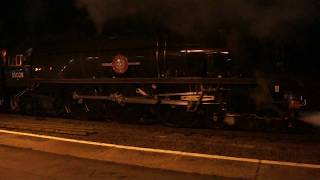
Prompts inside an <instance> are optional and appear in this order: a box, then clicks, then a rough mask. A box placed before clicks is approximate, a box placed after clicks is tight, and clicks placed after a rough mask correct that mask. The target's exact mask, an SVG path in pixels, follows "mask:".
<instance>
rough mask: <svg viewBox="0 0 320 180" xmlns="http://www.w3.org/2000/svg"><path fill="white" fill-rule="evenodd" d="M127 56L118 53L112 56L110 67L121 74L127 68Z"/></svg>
mask: <svg viewBox="0 0 320 180" xmlns="http://www.w3.org/2000/svg"><path fill="white" fill-rule="evenodd" d="M128 65H129V62H128V58H127V57H125V56H123V55H121V54H118V55H116V56H115V57H114V58H113V61H112V68H113V70H114V71H115V72H116V73H118V74H123V73H125V72H126V71H127V70H128Z"/></svg>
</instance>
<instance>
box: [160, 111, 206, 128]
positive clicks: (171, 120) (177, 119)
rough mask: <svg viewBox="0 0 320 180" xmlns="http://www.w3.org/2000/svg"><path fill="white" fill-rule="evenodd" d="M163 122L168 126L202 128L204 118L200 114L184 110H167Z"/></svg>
mask: <svg viewBox="0 0 320 180" xmlns="http://www.w3.org/2000/svg"><path fill="white" fill-rule="evenodd" d="M164 114H165V116H164V117H163V118H161V122H162V123H163V124H164V125H166V126H173V127H183V128H200V127H202V125H203V122H204V117H203V116H202V114H201V113H199V112H187V111H186V110H185V109H182V108H175V109H167V110H166V112H165V113H164Z"/></svg>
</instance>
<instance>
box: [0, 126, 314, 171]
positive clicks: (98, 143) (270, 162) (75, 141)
mask: <svg viewBox="0 0 320 180" xmlns="http://www.w3.org/2000/svg"><path fill="white" fill-rule="evenodd" d="M0 133H5V134H13V135H20V136H29V137H36V138H42V139H49V140H56V141H63V142H71V143H79V144H86V145H94V146H102V147H108V148H117V149H124V150H132V151H140V152H148V153H161V154H168V155H178V156H185V157H195V158H205V159H214V160H229V161H238V162H247V163H260V164H266V165H280V166H291V167H303V168H312V169H320V164H306V163H294V162H284V161H270V160H260V159H252V158H240V157H230V156H221V155H211V154H201V153H191V152H183V151H174V150H164V149H153V148H142V147H134V146H125V145H118V144H108V143H100V142H93V141H84V140H76V139H69V138H61V137H55V136H47V135H39V134H32V133H23V132H16V131H8V130H1V129H0Z"/></svg>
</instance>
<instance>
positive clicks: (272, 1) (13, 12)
mask: <svg viewBox="0 0 320 180" xmlns="http://www.w3.org/2000/svg"><path fill="white" fill-rule="evenodd" d="M1 7H2V11H1V12H0V13H1V15H0V32H1V40H0V46H1V47H9V48H12V47H18V46H26V44H32V45H34V44H35V42H37V41H39V40H40V39H41V40H48V41H49V40H50V39H70V40H73V39H74V40H76V39H79V38H90V37H99V36H108V35H110V34H114V33H119V34H126V33H129V34H148V35H151V36H156V35H157V34H161V33H167V34H173V35H176V36H180V37H183V38H185V39H190V40H192V39H193V40H195V39H196V40H199V39H206V40H208V39H209V40H210V41H212V42H214V43H215V44H216V45H217V46H224V47H227V48H229V49H231V51H233V52H234V54H235V55H236V57H237V58H238V59H242V60H243V59H246V60H248V59H250V61H246V62H247V63H248V65H250V64H256V63H257V62H259V63H258V64H260V65H267V64H268V62H269V60H271V61H274V60H282V61H284V62H285V63H286V64H289V65H290V68H291V69H292V70H293V71H301V72H317V69H318V67H319V65H320V63H319V59H320V55H319V50H318V48H319V45H318V44H319V42H320V33H319V32H320V13H319V12H320V11H319V10H320V3H319V1H317V0H307V1H305V0H228V1H226V0H224V1H223V0H149V1H147V0H73V1H72V0H69V1H68V0H10V1H5V2H3V3H2V6H1ZM32 45H31V46H32Z"/></svg>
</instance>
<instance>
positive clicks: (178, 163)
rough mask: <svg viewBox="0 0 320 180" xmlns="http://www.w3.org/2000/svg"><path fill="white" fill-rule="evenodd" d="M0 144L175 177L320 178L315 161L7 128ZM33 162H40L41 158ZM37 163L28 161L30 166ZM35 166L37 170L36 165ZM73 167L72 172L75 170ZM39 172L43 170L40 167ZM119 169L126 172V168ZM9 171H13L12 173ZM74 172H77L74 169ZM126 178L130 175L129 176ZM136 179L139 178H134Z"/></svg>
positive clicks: (3, 165) (3, 132)
mask: <svg viewBox="0 0 320 180" xmlns="http://www.w3.org/2000/svg"><path fill="white" fill-rule="evenodd" d="M0 146H3V147H6V148H16V149H19V150H29V151H32V152H34V153H35V152H37V153H40V154H41V153H49V154H51V155H55V156H63V157H69V158H80V159H85V160H88V161H89V160H91V161H99V162H106V163H114V164H117V165H118V166H122V165H123V166H130V167H131V166H132V167H135V168H138V169H139V168H142V169H140V170H143V168H147V170H149V171H157V172H158V171H163V172H171V173H174V172H175V173H178V174H175V175H176V176H175V175H173V177H174V179H177V178H178V175H182V176H186V177H190V178H191V177H193V179H206V178H211V179H212V178H213V177H215V178H216V179H224V178H236V179H320V165H318V164H305V163H297V162H282V161H268V160H263V159H250V158H238V157H228V156H219V155H211V154H200V153H190V152H182V151H172V150H164V149H152V148H140V147H133V146H124V145H117V144H107V143H99V142H92V141H84V140H76V139H67V138H61V137H54V136H47V135H38V134H31V133H21V132H15V131H8V130H0ZM0 152H1V151H0ZM7 152H8V151H7ZM0 156H1V154H0ZM18 157H19V156H18ZM26 158H27V157H26ZM20 159H23V158H20ZM30 160H31V159H30ZM32 161H36V162H37V163H39V162H40V161H41V159H40V160H36V159H35V160H32ZM36 162H29V163H30V165H31V166H32V164H33V163H36ZM12 163H14V162H13V161H9V160H8V162H6V161H1V162H0V169H1V167H2V168H6V166H7V165H12V166H13V165H14V164H12ZM56 165H57V164H56ZM27 166H28V165H26V168H27V169H28V168H29V167H27ZM46 166H47V167H46V169H47V168H48V169H50V168H52V167H53V166H54V164H53V165H50V164H48V165H46ZM70 166H72V165H70ZM19 169H20V168H19ZM34 169H35V170H36V171H40V170H39V168H34ZM73 170H74V171H75V169H73ZM78 170H79V173H80V174H81V172H84V171H83V170H81V168H80V169H78ZM2 171H4V169H2ZM42 171H46V170H45V169H43V170H42ZM143 171H144V170H143ZM122 172H123V174H125V171H122ZM146 172H147V171H146ZM12 173H13V174H15V173H14V172H12ZM179 173H180V174H179ZM75 174H77V173H76V172H75ZM151 176H154V177H162V178H159V179H168V178H167V177H169V176H160V175H159V174H157V173H155V172H150V176H148V177H151ZM50 177H51V176H50ZM125 177H127V176H125ZM140 177H141V176H140ZM146 177H147V176H146ZM117 178H118V177H117ZM111 179H112V178H111ZM128 179H131V178H130V177H128ZM132 179H134V178H132ZM137 179H142V178H139V177H137ZM179 179H180V178H179ZM183 179H185V178H183Z"/></svg>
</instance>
